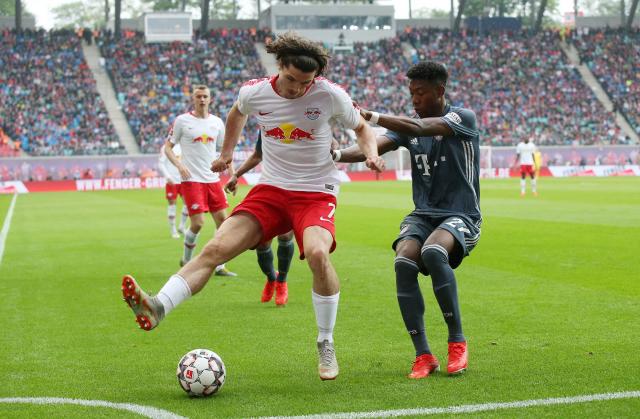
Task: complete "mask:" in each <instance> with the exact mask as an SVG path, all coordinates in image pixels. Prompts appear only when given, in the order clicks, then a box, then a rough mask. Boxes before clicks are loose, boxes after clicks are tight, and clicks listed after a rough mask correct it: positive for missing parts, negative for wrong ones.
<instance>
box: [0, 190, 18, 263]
mask: <svg viewBox="0 0 640 419" xmlns="http://www.w3.org/2000/svg"><path fill="white" fill-rule="evenodd" d="M16 199H18V194H17V193H16V194H13V199H12V200H11V204H10V205H9V211H7V216H6V217H5V219H4V224H3V225H2V231H0V265H1V264H2V256H3V255H4V243H5V242H6V241H7V236H8V235H9V226H10V225H11V218H12V217H13V208H14V207H15V206H16Z"/></svg>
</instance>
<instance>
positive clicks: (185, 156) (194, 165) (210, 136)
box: [164, 85, 236, 276]
mask: <svg viewBox="0 0 640 419" xmlns="http://www.w3.org/2000/svg"><path fill="white" fill-rule="evenodd" d="M192 99H193V105H194V110H193V111H192V112H189V113H184V114H182V115H179V116H178V117H177V118H176V120H175V121H174V123H173V125H172V127H171V130H170V132H169V138H168V139H167V142H166V143H165V144H164V152H165V154H166V156H167V158H168V159H169V160H170V161H171V163H173V165H175V166H176V167H177V168H178V171H179V172H180V177H181V178H182V183H181V184H180V191H181V193H182V197H183V199H184V202H185V204H186V206H187V210H188V211H189V218H190V226H189V229H187V231H186V232H185V234H184V253H183V256H182V258H181V259H180V266H184V265H185V264H186V263H187V262H189V260H191V256H192V255H193V249H194V248H195V247H196V241H197V240H198V233H200V230H201V229H202V226H203V225H204V213H206V212H209V213H211V216H212V217H213V220H214V221H215V223H216V227H218V228H219V227H220V225H221V224H222V222H223V221H224V220H225V219H226V218H227V213H226V211H225V210H226V208H227V207H228V206H229V204H228V202H227V197H226V196H225V194H224V191H223V190H222V186H221V184H220V176H219V175H218V173H214V172H212V171H211V168H210V167H211V162H212V161H213V160H214V159H215V158H216V157H217V153H216V141H217V140H218V138H221V137H224V131H225V129H224V123H223V122H222V120H221V119H220V118H218V117H217V116H215V115H212V114H210V113H209V104H210V103H211V93H210V92H209V88H208V87H207V86H203V85H199V86H196V87H195V88H194V90H193V95H192ZM177 144H180V148H181V151H182V158H180V159H179V158H177V156H176V154H175V153H174V152H173V147H174V146H175V145H177ZM229 170H230V172H231V173H232V172H233V169H232V168H230V169H229ZM215 275H219V276H236V274H235V273H233V272H230V271H229V270H228V269H227V268H226V267H225V266H224V264H221V265H220V266H218V267H217V268H216V269H215Z"/></svg>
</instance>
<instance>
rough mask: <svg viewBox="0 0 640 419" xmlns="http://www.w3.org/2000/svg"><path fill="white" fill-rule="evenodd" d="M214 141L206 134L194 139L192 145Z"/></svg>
mask: <svg viewBox="0 0 640 419" xmlns="http://www.w3.org/2000/svg"><path fill="white" fill-rule="evenodd" d="M215 140H216V139H215V138H213V137H209V136H208V135H207V134H202V135H201V136H199V137H196V138H194V139H193V142H194V143H202V144H207V143H210V142H213V141H215Z"/></svg>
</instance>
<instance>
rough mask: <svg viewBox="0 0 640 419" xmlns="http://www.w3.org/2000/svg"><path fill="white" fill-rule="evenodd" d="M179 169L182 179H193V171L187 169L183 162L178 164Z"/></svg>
mask: <svg viewBox="0 0 640 419" xmlns="http://www.w3.org/2000/svg"><path fill="white" fill-rule="evenodd" d="M178 171H179V172H180V177H181V178H182V180H189V179H191V172H189V169H187V168H186V167H185V166H184V165H183V164H181V165H180V166H178Z"/></svg>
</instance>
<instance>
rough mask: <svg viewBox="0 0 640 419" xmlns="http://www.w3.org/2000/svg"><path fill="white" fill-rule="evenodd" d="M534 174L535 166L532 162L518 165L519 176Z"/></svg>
mask: <svg viewBox="0 0 640 419" xmlns="http://www.w3.org/2000/svg"><path fill="white" fill-rule="evenodd" d="M535 174H536V171H535V168H534V167H533V165H532V164H521V165H520V175H521V176H526V175H529V176H534V175H535Z"/></svg>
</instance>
